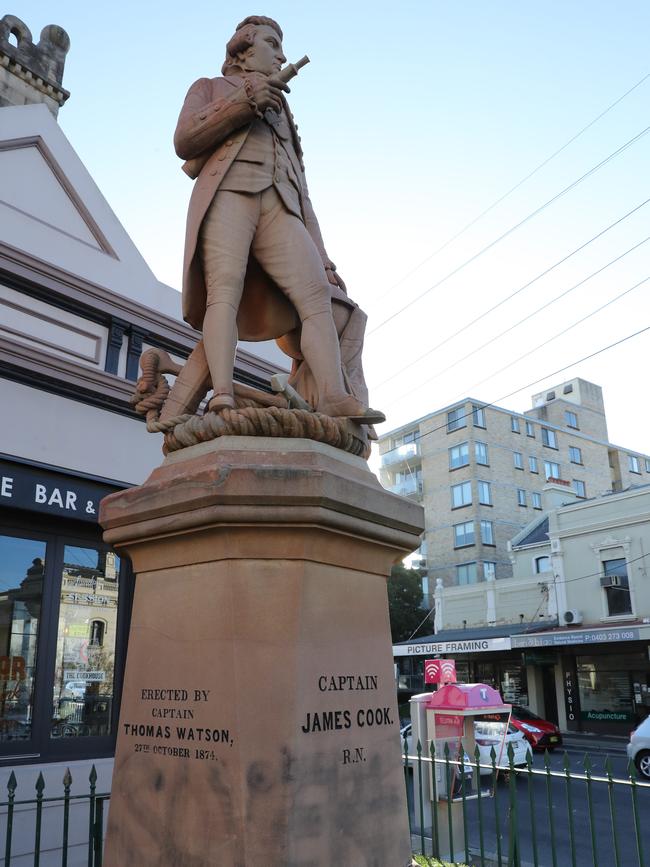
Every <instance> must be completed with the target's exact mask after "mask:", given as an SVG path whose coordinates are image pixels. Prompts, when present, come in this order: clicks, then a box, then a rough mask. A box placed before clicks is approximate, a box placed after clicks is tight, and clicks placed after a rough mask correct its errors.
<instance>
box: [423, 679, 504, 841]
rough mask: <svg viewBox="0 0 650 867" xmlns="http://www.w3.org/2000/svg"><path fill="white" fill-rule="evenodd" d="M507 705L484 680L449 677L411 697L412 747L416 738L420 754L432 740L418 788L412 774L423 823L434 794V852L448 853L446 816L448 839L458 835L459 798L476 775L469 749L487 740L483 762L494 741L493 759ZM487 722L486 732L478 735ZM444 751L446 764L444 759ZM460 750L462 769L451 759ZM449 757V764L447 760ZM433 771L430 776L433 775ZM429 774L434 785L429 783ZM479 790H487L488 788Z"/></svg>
mask: <svg viewBox="0 0 650 867" xmlns="http://www.w3.org/2000/svg"><path fill="white" fill-rule="evenodd" d="M511 710H512V706H511V705H509V704H505V703H504V702H503V700H502V698H501V696H500V695H499V693H498V692H497V690H495V689H493V688H492V687H491V686H488V685H487V684H484V683H449V684H445V685H444V686H441V687H440V689H438V690H437V691H436V692H428V693H422V694H420V695H416V696H413V698H412V699H411V724H412V733H413V745H414V746H413V751H414V753H415V745H416V744H417V742H418V740H419V741H420V744H421V746H422V756H423V757H429V756H430V755H431V751H430V745H431V742H433V744H434V747H435V757H436V759H437V760H438V761H436V762H435V763H433V764H429V763H427V764H428V767H429V769H430V770H429V773H427V774H423V775H422V790H421V791H420V787H419V781H418V780H417V778H416V777H415V776H414V787H413V789H414V807H415V816H416V817H419V816H420V815H423V816H424V821H425V828H430V827H431V826H432V820H431V807H430V804H431V801H432V800H433V797H434V792H435V795H436V799H437V804H436V807H437V810H438V829H439V840H438V842H439V849H440V851H439V852H438V853H437V854H438V855H439V857H442V858H444V857H449V848H450V847H449V833H448V829H449V816H448V811H450V812H451V825H452V829H453V835H454V840H455V841H457V843H456V845H458V841H461V840H463V838H464V827H463V812H462V801H463V799H465V800H466V801H467V800H469V799H472V798H476V797H477V795H478V787H479V786H480V785H481V779H480V778H481V775H480V774H477V772H476V765H475V749H476V746H477V744H478V745H479V748H481V747H482V746H483V745H487V747H488V748H487V750H485V752H486V755H485V756H481V764H489V762H490V759H489V757H488V756H489V752H490V749H491V748H492V747H494V750H495V753H496V756H497V762H498V761H499V760H500V758H501V757H502V755H503V754H504V744H505V738H506V734H507V731H508V723H509V721H510V712H511ZM485 727H487V728H488V729H489V731H490V737H489V738H488V739H485V738H484V737H483V729H484V728H485ZM446 749H448V751H449V767H447V763H446V762H445V761H444V759H445V755H446ZM461 754H462V755H463V762H464V765H465V767H464V769H463V771H464V772H463V774H461V769H460V766H459V765H458V764H456V763H457V762H459V761H460V756H461ZM452 763H453V764H452ZM434 775H435V776H434ZM434 780H435V787H434ZM481 794H482V795H483V794H486V795H488V794H491V793H490V792H489V791H486V792H483V790H481Z"/></svg>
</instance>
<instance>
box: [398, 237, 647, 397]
mask: <svg viewBox="0 0 650 867" xmlns="http://www.w3.org/2000/svg"><path fill="white" fill-rule="evenodd" d="M648 241H650V235H648V237H647V238H644V239H643V241H639V243H638V244H635V245H634V246H633V247H630V249H629V250H626V251H625V252H624V253H621V254H620V255H619V256H616V257H615V258H614V259H612V260H611V261H609V262H607V264H605V265H603V266H602V267H600V268H597V269H596V270H595V271H593V272H592V273H591V274H589V275H588V276H587V277H584V278H583V279H582V280H579V281H578V282H577V283H575V284H574V285H573V286H570V287H569V288H568V289H565V290H564V292H561V293H560V294H559V295H557V296H556V297H555V298H552V299H551V300H550V301H547V302H546V303H545V304H542V306H541V307H538V308H537V309H536V310H533V312H532V313H528V314H527V315H526V316H524V317H523V319H519V320H518V321H517V322H515V323H514V324H513V325H509V326H508V328H505V329H504V330H503V331H500V332H499V333H498V334H495V335H492V336H491V337H490V338H489V339H488V340H486V341H485V343H482V344H481V345H480V346H476V347H474V349H472V350H471V351H470V352H468V353H466V354H465V355H463V357H462V358H458V359H456V361H454V362H452V364H448V365H447V367H443V368H442V370H438V371H437V372H436V373H434V374H433V376H430V377H429V378H428V379H425V380H424V382H421V383H419V385H416V386H415V387H414V388H412V389H411V390H410V391H407V392H406V393H405V394H402V395H400V397H399V398H398V400H397V403H401V402H402V401H403V400H406V398H407V397H410V396H411V395H412V394H414V393H415V392H416V391H419V390H420V389H421V388H422V387H423V386H425V385H428V383H430V382H433V380H434V379H438V378H439V377H440V376H442V375H443V373H447V371H449V370H451V369H452V368H454V367H455V366H456V365H457V364H461V363H462V362H463V361H467V359H468V358H471V357H472V356H473V355H476V353H477V352H480V351H481V350H482V349H485V347H486V346H489V345H490V344H491V343H493V342H494V341H495V340H499V339H500V338H501V337H503V336H504V335H506V334H509V333H510V332H511V331H514V330H515V328H518V327H519V326H520V325H523V323H524V322H527V321H528V320H529V319H532V318H533V317H534V316H537V314H538V313H541V312H542V310H546V308H547V307H550V306H551V305H552V304H555V302H556V301H560V300H561V299H562V298H564V297H566V296H567V295H569V294H570V293H571V292H574V291H575V290H576V289H578V288H579V287H580V286H584V284H585V283H587V282H588V281H589V280H592V279H593V278H594V277H597V276H598V275H599V274H602V272H603V271H605V270H606V269H607V268H610V267H611V266H612V265H615V264H616V262H620V260H621V259H623V258H624V257H625V256H627V255H629V254H630V253H632V252H633V251H634V250H636V249H638V248H639V247H641V246H642V245H643V244H646V243H647V242H648Z"/></svg>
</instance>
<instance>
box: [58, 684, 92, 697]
mask: <svg viewBox="0 0 650 867" xmlns="http://www.w3.org/2000/svg"><path fill="white" fill-rule="evenodd" d="M87 686H88V684H87V683H86V681H85V680H69V681H68V682H67V683H66V685H65V686H64V688H63V692H62V693H61V698H74V699H77V700H78V699H80V698H84V696H85V695H86V687H87Z"/></svg>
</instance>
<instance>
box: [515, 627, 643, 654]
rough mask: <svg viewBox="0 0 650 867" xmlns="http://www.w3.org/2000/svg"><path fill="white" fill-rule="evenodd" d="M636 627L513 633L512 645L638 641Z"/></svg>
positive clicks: (639, 636) (639, 637)
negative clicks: (527, 633) (525, 633)
mask: <svg viewBox="0 0 650 867" xmlns="http://www.w3.org/2000/svg"><path fill="white" fill-rule="evenodd" d="M640 639H641V634H640V632H639V630H638V629H635V628H630V629H599V630H597V631H594V632H589V631H584V632H552V633H549V634H547V635H542V634H540V635H513V636H512V638H511V641H512V647H513V649H515V648H522V649H525V648H528V647H560V646H562V645H565V644H605V643H607V642H610V641H639V640H640Z"/></svg>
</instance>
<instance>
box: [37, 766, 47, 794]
mask: <svg viewBox="0 0 650 867" xmlns="http://www.w3.org/2000/svg"><path fill="white" fill-rule="evenodd" d="M35 788H36V795H37V797H42V796H43V789H44V788H45V779H44V777H43V771H39V772H38V779H37V780H36V787H35Z"/></svg>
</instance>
